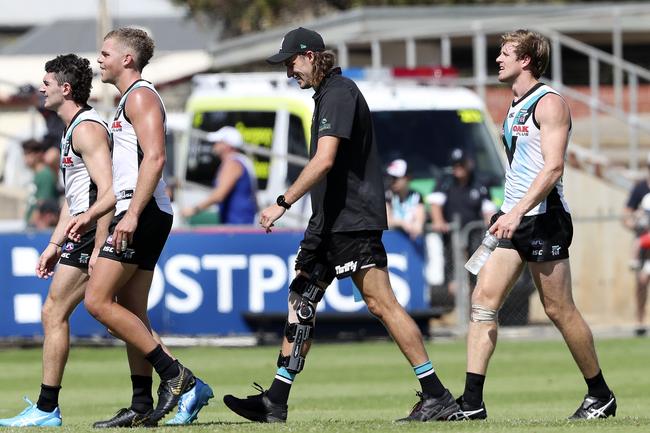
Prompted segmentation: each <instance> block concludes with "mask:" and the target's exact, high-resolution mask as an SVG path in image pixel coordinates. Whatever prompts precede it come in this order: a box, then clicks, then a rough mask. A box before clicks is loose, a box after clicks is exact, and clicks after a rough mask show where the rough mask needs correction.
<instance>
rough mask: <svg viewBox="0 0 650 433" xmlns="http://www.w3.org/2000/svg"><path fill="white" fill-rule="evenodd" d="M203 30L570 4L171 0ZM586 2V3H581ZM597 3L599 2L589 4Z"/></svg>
mask: <svg viewBox="0 0 650 433" xmlns="http://www.w3.org/2000/svg"><path fill="white" fill-rule="evenodd" d="M171 1H172V2H173V3H175V4H178V5H183V6H185V7H186V8H187V11H188V14H189V15H190V16H191V17H193V18H194V19H196V20H197V22H199V24H200V25H203V26H205V27H209V26H213V25H214V23H215V22H219V23H220V24H221V25H222V26H223V33H222V37H225V38H227V37H232V36H237V35H241V34H245V33H250V32H255V31H260V30H266V29H269V28H272V27H275V26H278V25H282V24H287V23H291V22H296V21H307V20H310V19H313V18H316V17H319V16H323V15H327V14H329V13H332V12H335V11H341V10H347V9H351V8H355V7H360V6H416V5H417V6H427V5H453V4H476V5H481V4H482V5H487V4H495V3H501V4H505V3H572V1H570V0H568V1H563V0H537V1H531V0H461V1H455V0H171ZM583 1H590V0H583ZM591 1H594V2H595V1H599V0H591Z"/></svg>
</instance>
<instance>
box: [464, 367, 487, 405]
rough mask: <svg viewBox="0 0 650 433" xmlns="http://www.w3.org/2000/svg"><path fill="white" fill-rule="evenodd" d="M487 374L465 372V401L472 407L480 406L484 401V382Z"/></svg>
mask: <svg viewBox="0 0 650 433" xmlns="http://www.w3.org/2000/svg"><path fill="white" fill-rule="evenodd" d="M484 383H485V376H483V375H482V374H476V373H469V372H467V373H465V391H464V392H463V401H464V402H465V403H467V404H468V405H469V406H470V407H472V408H478V407H480V406H481V403H483V384H484Z"/></svg>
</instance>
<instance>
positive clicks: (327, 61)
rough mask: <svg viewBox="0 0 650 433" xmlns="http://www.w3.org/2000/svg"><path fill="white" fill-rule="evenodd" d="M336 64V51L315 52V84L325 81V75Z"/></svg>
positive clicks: (316, 85)
mask: <svg viewBox="0 0 650 433" xmlns="http://www.w3.org/2000/svg"><path fill="white" fill-rule="evenodd" d="M335 64H336V54H334V51H330V50H326V51H321V52H314V74H313V86H314V87H318V86H319V85H320V82H321V81H323V78H325V75H327V73H328V72H329V71H331V70H332V68H334V65H335Z"/></svg>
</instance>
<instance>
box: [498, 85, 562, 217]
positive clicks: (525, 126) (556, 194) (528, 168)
mask: <svg viewBox="0 0 650 433" xmlns="http://www.w3.org/2000/svg"><path fill="white" fill-rule="evenodd" d="M549 93H554V94H556V95H559V93H557V92H556V91H555V90H553V89H552V88H550V87H549V86H547V85H545V84H542V83H538V84H536V85H535V86H533V88H531V89H530V90H529V91H528V92H527V93H526V94H525V95H524V96H522V97H521V98H520V99H519V100H517V101H513V102H512V104H511V105H510V109H509V110H508V115H507V117H506V119H505V120H504V122H503V135H502V139H503V144H504V146H505V150H506V154H507V156H508V162H509V165H508V169H507V171H506V184H505V188H504V198H503V205H502V206H501V210H502V211H503V212H510V211H511V210H512V208H513V207H515V205H516V204H517V203H518V202H519V201H520V200H521V199H522V198H523V197H524V195H525V194H526V193H527V192H528V190H529V189H530V186H531V185H532V183H533V181H534V180H535V178H536V177H537V175H538V174H539V173H540V171H542V168H543V167H544V157H543V155H542V145H541V143H542V138H541V134H540V129H539V126H540V125H539V124H538V123H537V120H536V118H535V108H536V107H537V103H538V102H539V100H540V99H542V97H544V96H545V95H547V94H549ZM570 132H571V130H570V129H569V134H570ZM565 157H566V151H565ZM554 203H561V204H562V207H564V210H565V211H567V212H569V206H568V204H567V202H566V200H565V199H564V192H563V184H562V179H561V178H560V179H559V180H558V181H557V182H556V183H555V185H554V187H553V190H551V192H550V193H549V195H548V197H546V198H545V199H544V200H542V201H541V202H539V203H538V204H537V205H536V206H535V207H533V208H532V209H531V210H529V211H528V212H527V213H526V216H531V215H539V214H542V213H545V212H546V210H547V208H548V207H549V206H552V205H553V204H554Z"/></svg>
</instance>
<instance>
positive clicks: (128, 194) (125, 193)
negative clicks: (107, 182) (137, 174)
mask: <svg viewBox="0 0 650 433" xmlns="http://www.w3.org/2000/svg"><path fill="white" fill-rule="evenodd" d="M130 198H133V190H132V189H123V190H122V191H120V192H119V193H117V197H116V200H118V201H119V200H127V199H130Z"/></svg>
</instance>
